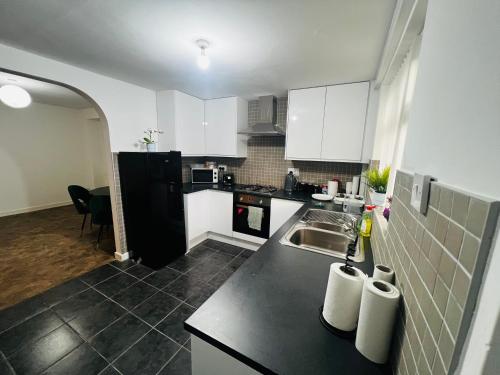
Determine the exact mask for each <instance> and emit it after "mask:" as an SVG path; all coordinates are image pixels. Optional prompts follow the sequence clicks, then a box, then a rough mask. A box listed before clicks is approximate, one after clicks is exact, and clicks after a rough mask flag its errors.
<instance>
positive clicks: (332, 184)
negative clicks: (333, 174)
mask: <svg viewBox="0 0 500 375" xmlns="http://www.w3.org/2000/svg"><path fill="white" fill-rule="evenodd" d="M338 191H339V183H338V182H337V181H328V195H331V196H332V197H334V196H336V195H337V192H338Z"/></svg>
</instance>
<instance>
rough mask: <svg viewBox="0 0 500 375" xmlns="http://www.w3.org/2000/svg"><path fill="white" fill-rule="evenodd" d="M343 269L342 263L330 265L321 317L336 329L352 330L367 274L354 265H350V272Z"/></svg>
mask: <svg viewBox="0 0 500 375" xmlns="http://www.w3.org/2000/svg"><path fill="white" fill-rule="evenodd" d="M344 269H345V265H344V264H343V263H333V264H332V265H331V266H330V276H329V278H328V286H327V288H326V295H325V304H324V306H323V318H325V320H326V321H327V322H328V323H329V324H331V325H332V326H334V327H335V328H337V329H340V330H342V331H352V330H353V329H355V328H356V323H357V321H358V314H359V305H360V303H361V293H362V291H363V284H364V282H365V280H366V279H367V276H366V275H365V274H364V273H363V272H362V271H361V270H359V269H358V268H356V267H350V269H351V270H352V272H346V271H344Z"/></svg>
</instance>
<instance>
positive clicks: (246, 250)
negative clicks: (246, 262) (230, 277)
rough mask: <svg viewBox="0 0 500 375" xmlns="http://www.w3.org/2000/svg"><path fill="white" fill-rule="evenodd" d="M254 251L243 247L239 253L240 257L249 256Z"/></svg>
mask: <svg viewBox="0 0 500 375" xmlns="http://www.w3.org/2000/svg"><path fill="white" fill-rule="evenodd" d="M255 253H256V251H253V250H248V249H243V251H242V252H241V254H240V257H243V258H247V259H248V258H250V257H251V256H252V255H254V254H255Z"/></svg>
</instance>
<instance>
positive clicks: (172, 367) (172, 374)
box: [158, 349, 191, 375]
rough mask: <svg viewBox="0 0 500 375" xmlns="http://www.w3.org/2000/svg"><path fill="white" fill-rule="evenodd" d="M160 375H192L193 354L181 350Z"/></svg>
mask: <svg viewBox="0 0 500 375" xmlns="http://www.w3.org/2000/svg"><path fill="white" fill-rule="evenodd" d="M158 375H191V353H190V352H188V351H187V350H186V349H181V350H180V351H179V352H177V354H176V355H175V357H174V358H172V359H171V360H170V362H168V363H167V365H166V366H165V367H164V368H163V369H162V370H161V371H160V372H159V373H158Z"/></svg>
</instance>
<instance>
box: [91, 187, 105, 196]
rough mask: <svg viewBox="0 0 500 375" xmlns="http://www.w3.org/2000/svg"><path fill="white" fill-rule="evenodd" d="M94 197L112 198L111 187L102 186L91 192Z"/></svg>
mask: <svg viewBox="0 0 500 375" xmlns="http://www.w3.org/2000/svg"><path fill="white" fill-rule="evenodd" d="M90 194H91V195H92V196H108V197H109V196H110V192H109V186H101V187H98V188H95V189H92V190H90Z"/></svg>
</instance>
